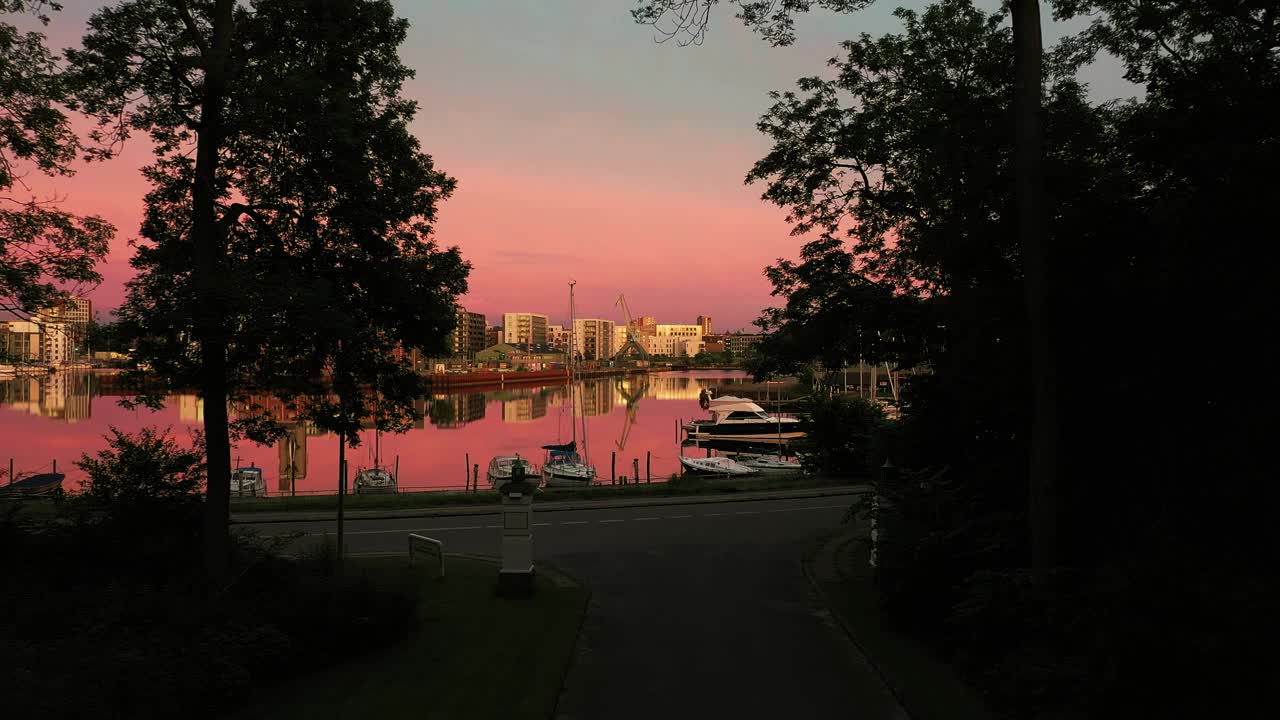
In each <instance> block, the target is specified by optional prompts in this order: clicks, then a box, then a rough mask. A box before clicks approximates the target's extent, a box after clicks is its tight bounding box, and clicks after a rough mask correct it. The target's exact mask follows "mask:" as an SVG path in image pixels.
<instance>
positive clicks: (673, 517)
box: [667, 515, 693, 520]
mask: <svg viewBox="0 0 1280 720" xmlns="http://www.w3.org/2000/svg"><path fill="white" fill-rule="evenodd" d="M667 517H668V518H669V519H671V520H683V519H685V518H691V517H693V516H692V515H668V516H667Z"/></svg>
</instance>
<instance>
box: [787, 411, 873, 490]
mask: <svg viewBox="0 0 1280 720" xmlns="http://www.w3.org/2000/svg"><path fill="white" fill-rule="evenodd" d="M806 411H807V413H806V415H805V419H804V422H803V423H802V429H803V430H804V431H805V438H804V440H803V441H801V442H799V443H797V444H796V448H797V450H799V451H800V453H801V456H802V458H803V459H802V463H803V464H804V467H805V470H807V471H809V472H816V473H822V474H824V475H835V476H839V477H868V476H870V475H871V474H872V472H873V471H874V469H875V468H876V467H877V466H878V465H879V464H880V463H882V462H883V456H884V450H883V447H884V443H885V439H884V435H885V433H887V432H888V430H889V427H888V422H887V421H886V419H885V415H884V410H882V409H881V408H880V406H879V405H875V404H873V403H870V402H868V401H866V400H863V399H862V398H856V397H844V396H836V397H832V398H824V397H813V398H812V399H810V401H809V403H808V405H807V407H806Z"/></svg>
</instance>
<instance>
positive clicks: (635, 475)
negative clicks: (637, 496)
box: [631, 458, 640, 484]
mask: <svg viewBox="0 0 1280 720" xmlns="http://www.w3.org/2000/svg"><path fill="white" fill-rule="evenodd" d="M631 477H632V479H633V480H634V481H635V482H636V483H637V484H638V483H639V482H640V458H631Z"/></svg>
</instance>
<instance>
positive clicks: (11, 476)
mask: <svg viewBox="0 0 1280 720" xmlns="http://www.w3.org/2000/svg"><path fill="white" fill-rule="evenodd" d="M9 484H10V485H12V484H13V458H9Z"/></svg>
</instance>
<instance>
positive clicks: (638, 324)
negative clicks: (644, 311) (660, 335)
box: [631, 315, 658, 335]
mask: <svg viewBox="0 0 1280 720" xmlns="http://www.w3.org/2000/svg"><path fill="white" fill-rule="evenodd" d="M657 325H658V320H657V318H655V317H654V316H652V315H641V316H640V317H637V318H633V319H632V321H631V327H633V328H635V329H636V330H637V331H639V333H640V334H641V335H652V334H654V332H655V328H656V327H657Z"/></svg>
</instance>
